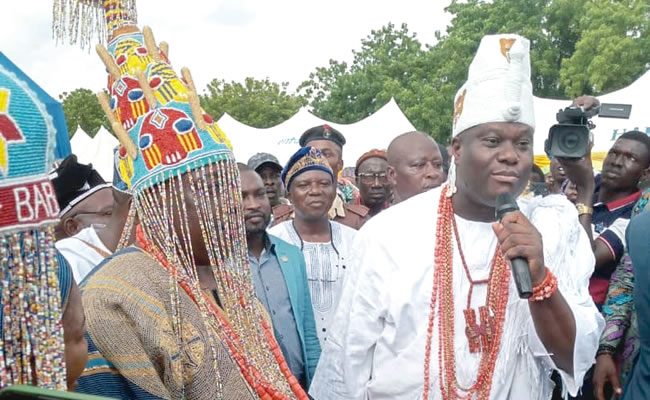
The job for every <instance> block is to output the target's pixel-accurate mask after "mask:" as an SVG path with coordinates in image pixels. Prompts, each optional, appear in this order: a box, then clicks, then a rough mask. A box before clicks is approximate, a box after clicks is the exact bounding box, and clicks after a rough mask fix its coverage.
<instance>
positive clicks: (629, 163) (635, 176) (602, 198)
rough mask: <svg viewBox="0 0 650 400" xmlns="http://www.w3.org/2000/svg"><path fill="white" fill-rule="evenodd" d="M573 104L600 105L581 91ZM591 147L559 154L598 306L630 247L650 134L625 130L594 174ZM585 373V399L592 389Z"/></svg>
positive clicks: (649, 168) (647, 168) (647, 169)
mask: <svg viewBox="0 0 650 400" xmlns="http://www.w3.org/2000/svg"><path fill="white" fill-rule="evenodd" d="M573 106H577V107H582V109H584V110H585V111H588V110H593V109H595V108H598V107H599V106H600V103H599V101H598V100H597V99H596V98H595V97H592V96H581V97H578V98H577V99H575V100H574V102H573ZM590 152H591V149H590V150H589V152H588V154H587V155H586V156H585V157H583V158H580V159H569V158H558V161H559V162H560V164H561V165H562V167H563V169H564V171H565V173H566V176H567V179H569V180H570V181H571V182H572V183H574V184H575V187H576V190H577V196H576V200H575V203H576V208H577V209H578V214H579V219H580V223H581V224H582V225H583V227H584V228H585V230H586V231H587V234H588V236H589V237H590V238H591V241H592V248H593V251H594V256H595V258H596V265H595V271H594V274H593V275H592V277H591V280H590V282H589V291H590V293H591V296H592V298H593V300H594V302H595V303H596V305H597V306H598V307H599V309H602V305H603V304H604V302H605V297H606V295H607V289H608V286H609V279H610V276H611V274H612V272H613V271H614V269H615V268H616V265H617V263H618V262H619V260H620V259H621V256H622V255H623V252H624V249H625V231H626V228H627V224H628V222H629V219H630V215H631V212H632V208H633V207H634V204H635V203H636V201H637V200H638V199H639V197H640V194H641V193H640V191H639V188H638V183H639V180H640V179H641V178H642V176H644V174H648V173H650V137H648V136H647V135H646V134H645V133H643V132H638V131H630V132H626V133H624V134H623V135H621V136H620V137H619V138H618V139H617V140H616V142H615V143H614V145H613V146H612V147H611V149H610V150H609V151H608V153H607V156H606V157H605V160H604V162H603V168H602V171H601V173H600V174H599V175H597V176H596V177H594V173H593V166H592V161H591V154H590ZM587 386H589V380H588V379H587V378H585V386H584V387H583V390H582V393H583V394H582V396H583V397H579V398H582V399H590V398H593V397H591V396H592V395H593V394H592V393H593V392H592V390H591V388H588V387H587Z"/></svg>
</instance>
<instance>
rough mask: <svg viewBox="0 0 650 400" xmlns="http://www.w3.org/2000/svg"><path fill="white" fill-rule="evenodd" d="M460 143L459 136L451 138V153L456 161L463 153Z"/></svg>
mask: <svg viewBox="0 0 650 400" xmlns="http://www.w3.org/2000/svg"><path fill="white" fill-rule="evenodd" d="M460 145H461V140H460V138H459V137H458V136H457V137H455V138H453V139H452V140H451V155H452V156H453V157H454V160H455V161H458V159H459V158H460V155H461V153H462V151H461V146H460Z"/></svg>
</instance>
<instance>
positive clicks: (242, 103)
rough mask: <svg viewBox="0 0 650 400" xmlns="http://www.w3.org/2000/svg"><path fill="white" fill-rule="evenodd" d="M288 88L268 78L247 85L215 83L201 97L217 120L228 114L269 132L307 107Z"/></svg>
mask: <svg viewBox="0 0 650 400" xmlns="http://www.w3.org/2000/svg"><path fill="white" fill-rule="evenodd" d="M287 87H288V83H284V82H283V83H281V84H278V83H276V82H271V81H269V79H268V78H267V79H265V80H256V79H253V78H246V79H245V81H244V83H243V84H242V83H239V82H234V81H232V82H226V81H225V80H218V79H214V80H213V81H212V82H210V83H209V84H208V87H207V93H206V94H204V95H202V96H201V105H202V106H203V108H204V109H205V111H206V112H208V114H210V115H211V116H212V117H213V118H215V119H219V118H220V117H221V116H222V115H223V113H224V112H227V113H228V114H229V115H230V116H232V117H233V118H235V119H236V120H238V121H239V122H242V123H244V124H247V125H250V126H254V127H256V128H269V127H271V126H274V125H277V124H279V123H281V122H283V121H285V120H287V119H288V118H289V117H291V116H292V115H293V114H295V113H296V112H298V110H299V109H300V107H302V106H304V105H305V104H306V101H305V100H304V99H303V98H302V97H301V96H299V95H296V94H292V93H289V92H288V88H287Z"/></svg>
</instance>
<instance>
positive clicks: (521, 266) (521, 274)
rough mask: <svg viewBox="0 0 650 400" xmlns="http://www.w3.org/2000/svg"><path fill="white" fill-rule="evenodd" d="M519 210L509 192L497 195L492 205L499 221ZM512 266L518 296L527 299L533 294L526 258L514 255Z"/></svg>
mask: <svg viewBox="0 0 650 400" xmlns="http://www.w3.org/2000/svg"><path fill="white" fill-rule="evenodd" d="M513 211H519V207H517V202H516V201H515V199H514V198H513V197H512V195H510V193H501V194H500V195H498V196H497V201H496V204H495V205H494V212H495V215H496V218H497V219H498V220H499V221H501V219H502V218H503V216H504V215H506V214H507V213H509V212H513ZM510 265H511V266H512V268H511V269H512V276H513V278H514V279H515V284H516V285H517V291H518V292H519V298H521V299H527V298H529V297H530V296H532V295H533V283H532V281H531V279H530V269H529V268H528V260H526V259H525V258H521V257H516V258H513V259H512V260H510Z"/></svg>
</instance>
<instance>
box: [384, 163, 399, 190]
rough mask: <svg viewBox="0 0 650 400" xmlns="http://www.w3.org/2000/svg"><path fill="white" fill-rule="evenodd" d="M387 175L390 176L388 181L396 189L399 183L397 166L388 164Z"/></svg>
mask: <svg viewBox="0 0 650 400" xmlns="http://www.w3.org/2000/svg"><path fill="white" fill-rule="evenodd" d="M386 177H388V183H390V186H391V187H392V188H393V189H394V188H395V185H397V171H395V167H393V166H392V165H389V166H388V168H387V169H386Z"/></svg>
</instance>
